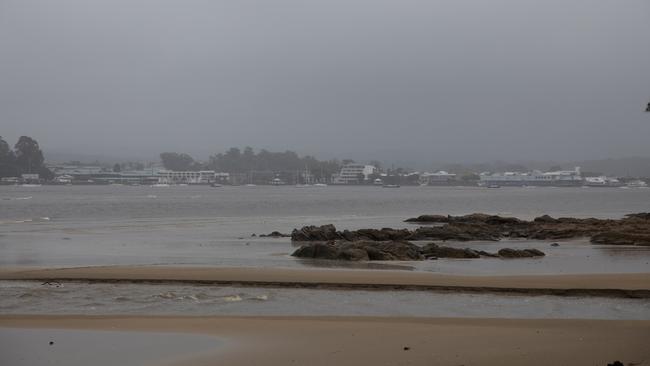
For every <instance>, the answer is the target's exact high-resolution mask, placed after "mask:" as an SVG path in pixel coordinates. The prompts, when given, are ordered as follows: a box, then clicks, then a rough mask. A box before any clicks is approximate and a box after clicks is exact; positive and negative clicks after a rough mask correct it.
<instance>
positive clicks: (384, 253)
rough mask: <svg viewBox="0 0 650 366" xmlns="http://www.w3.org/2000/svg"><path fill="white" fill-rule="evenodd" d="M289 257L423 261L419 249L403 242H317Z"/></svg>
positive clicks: (302, 247)
mask: <svg viewBox="0 0 650 366" xmlns="http://www.w3.org/2000/svg"><path fill="white" fill-rule="evenodd" d="M291 255H292V256H294V257H298V258H314V259H337V260H348V261H362V260H366V261H367V260H371V261H390V260H400V261H413V260H422V259H424V256H423V255H422V254H421V248H420V247H418V246H417V245H415V244H411V243H409V242H405V241H387V242H378V241H356V242H348V241H330V242H325V243H323V242H318V243H310V244H306V245H303V246H301V247H300V248H298V249H297V250H296V251H295V252H293V254H291Z"/></svg>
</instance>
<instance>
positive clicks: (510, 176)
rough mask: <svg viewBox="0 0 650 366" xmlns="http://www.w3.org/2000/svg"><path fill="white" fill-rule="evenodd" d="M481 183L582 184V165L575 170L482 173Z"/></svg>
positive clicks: (490, 184) (489, 184)
mask: <svg viewBox="0 0 650 366" xmlns="http://www.w3.org/2000/svg"><path fill="white" fill-rule="evenodd" d="M480 184H481V185H485V186H495V185H496V186H560V187H564V186H580V185H582V184H583V179H582V176H581V174H580V167H576V168H575V170H560V171H554V172H545V173H543V172H541V171H539V170H534V171H532V172H530V173H519V172H505V173H494V174H489V173H481V175H480Z"/></svg>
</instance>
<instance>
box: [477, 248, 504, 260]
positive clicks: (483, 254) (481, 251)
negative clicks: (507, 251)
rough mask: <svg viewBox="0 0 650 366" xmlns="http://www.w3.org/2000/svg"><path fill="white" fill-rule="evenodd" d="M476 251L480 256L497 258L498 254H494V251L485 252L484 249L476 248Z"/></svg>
mask: <svg viewBox="0 0 650 366" xmlns="http://www.w3.org/2000/svg"><path fill="white" fill-rule="evenodd" d="M477 253H478V254H479V255H480V256H481V257H490V258H499V255H498V254H495V253H489V252H486V251H484V250H478V251H477Z"/></svg>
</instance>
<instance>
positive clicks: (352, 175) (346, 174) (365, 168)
mask: <svg viewBox="0 0 650 366" xmlns="http://www.w3.org/2000/svg"><path fill="white" fill-rule="evenodd" d="M376 172H377V168H376V167H375V166H373V165H364V164H346V165H344V166H343V167H342V168H341V172H340V173H339V174H336V175H335V176H334V177H333V178H332V183H334V184H356V183H361V180H368V177H369V176H370V175H372V174H375V173H376ZM361 175H363V178H361Z"/></svg>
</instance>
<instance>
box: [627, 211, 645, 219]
mask: <svg viewBox="0 0 650 366" xmlns="http://www.w3.org/2000/svg"><path fill="white" fill-rule="evenodd" d="M625 217H627V218H629V219H641V220H650V212H639V213H633V214H627V215H625Z"/></svg>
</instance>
